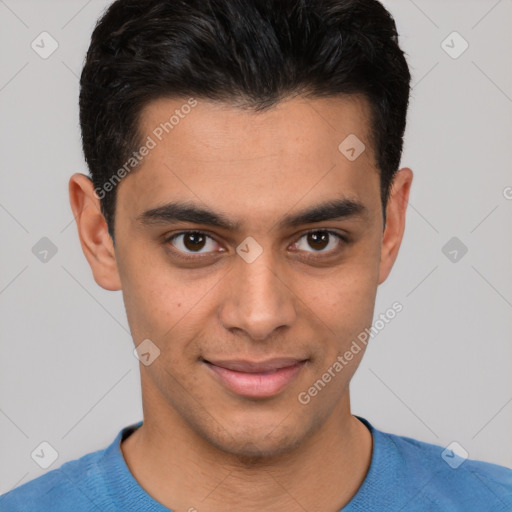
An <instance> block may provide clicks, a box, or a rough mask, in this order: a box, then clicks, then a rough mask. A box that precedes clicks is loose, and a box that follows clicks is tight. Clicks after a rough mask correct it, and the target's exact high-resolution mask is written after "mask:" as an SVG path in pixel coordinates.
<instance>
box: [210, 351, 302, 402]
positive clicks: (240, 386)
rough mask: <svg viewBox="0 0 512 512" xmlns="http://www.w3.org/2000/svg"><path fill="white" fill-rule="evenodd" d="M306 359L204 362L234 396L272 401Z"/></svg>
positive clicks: (295, 374)
mask: <svg viewBox="0 0 512 512" xmlns="http://www.w3.org/2000/svg"><path fill="white" fill-rule="evenodd" d="M306 361H307V360H305V359H300V358H291V357H282V358H274V359H267V360H265V361H258V362H256V361H246V360H241V359H230V360H217V359H212V360H203V362H204V363H205V365H206V367H207V368H208V369H209V370H210V371H211V372H212V373H213V374H214V376H215V377H216V379H217V380H218V381H220V383H221V384H222V385H223V386H224V387H225V388H227V389H228V390H229V391H231V392H232V393H235V394H237V395H240V396H246V397H251V398H269V397H272V396H275V395H277V394H278V393H280V392H281V391H282V390H283V389H284V388H285V387H286V386H287V385H288V384H290V382H291V381H292V380H293V379H294V378H295V377H296V376H297V375H298V373H299V372H300V371H301V370H302V368H303V367H304V365H305V364H306Z"/></svg>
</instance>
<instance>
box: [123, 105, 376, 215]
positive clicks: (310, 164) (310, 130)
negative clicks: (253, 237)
mask: <svg viewBox="0 0 512 512" xmlns="http://www.w3.org/2000/svg"><path fill="white" fill-rule="evenodd" d="M194 101H195V106H190V105H193V103H191V102H190V100H189V98H180V99H177V98H173V99H158V100H156V101H153V102H151V103H150V104H148V105H147V106H146V107H145V109H144V110H143V111H142V113H141V116H140V122H139V131H140V133H141V136H142V143H143V144H145V145H146V146H148V147H149V146H151V149H150V150H149V151H147V152H146V156H145V157H144V158H143V159H142V161H141V164H140V165H139V166H138V167H137V169H136V171H134V172H132V173H130V174H129V175H128V176H127V177H126V178H125V179H123V180H122V181H121V183H120V185H119V187H118V206H119V207H121V208H124V209H126V213H128V214H129V215H130V216H131V217H132V218H135V217H136V216H138V215H140V213H142V212H143V211H145V210H147V209H148V208H155V207H158V206H160V205H163V204H166V203H169V202H171V201H173V200H175V201H177V200H180V201H182V202H183V201H187V202H189V203H190V202H192V203H195V204H202V205H208V206H209V208H210V209H212V210H219V208H220V209H222V212H223V213H225V214H226V216H230V214H231V217H232V218H233V220H235V221H236V222H238V223H240V222H241V223H243V222H244V217H245V218H246V219H248V218H249V217H252V218H253V219H254V218H255V217H256V218H257V219H258V220H259V221H261V222H265V221H270V220H272V218H274V221H275V216H276V215H277V216H279V215H282V214H283V213H284V212H285V211H287V210H288V211H289V210H291V209H293V208H294V206H295V205H297V207H298V208H300V207H304V206H307V205H308V204H315V203H318V202H319V201H325V200H332V199H336V198H337V197H350V198H352V199H354V200H359V201H360V202H366V203H368V202H371V200H372V198H373V200H375V199H376V198H377V199H378V197H379V194H378V190H379V176H378V170H377V167H376V164H375V159H374V154H373V148H372V144H371V137H370V121H369V120H370V112H369V105H368V103H367V101H366V100H365V99H364V98H362V97H360V96H349V97H340V98H324V99H305V98H302V97H298V98H295V99H291V100H288V101H284V102H281V103H279V104H278V105H276V106H275V107H273V108H271V109H269V110H266V111H262V112H254V111H252V110H243V109H240V108H237V107H235V106H233V105H228V104H224V103H217V102H209V101H205V100H201V99H199V98H198V99H196V100H194ZM344 141H348V145H349V146H354V147H355V150H356V151H357V152H358V153H359V151H361V148H363V147H364V150H363V151H362V152H361V154H360V155H359V156H357V158H355V159H353V158H349V157H351V156H353V152H352V153H350V152H349V153H346V149H347V143H345V142H344ZM348 149H349V150H350V149H351V148H350V147H349V148H348ZM344 151H345V152H344ZM376 206H380V205H376ZM369 209H371V205H370V208H369ZM235 217H236V218H235Z"/></svg>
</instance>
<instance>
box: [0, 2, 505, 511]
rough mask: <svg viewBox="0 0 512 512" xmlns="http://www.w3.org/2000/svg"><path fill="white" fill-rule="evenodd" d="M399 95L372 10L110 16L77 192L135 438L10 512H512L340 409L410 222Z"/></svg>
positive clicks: (390, 47) (99, 36)
mask: <svg viewBox="0 0 512 512" xmlns="http://www.w3.org/2000/svg"><path fill="white" fill-rule="evenodd" d="M409 82H410V75H409V70H408V67H407V63H406V61H405V58H404V55H403V53H402V51H401V50H400V48H399V46H398V40H397V34H396V28H395V24H394V21H393V19H392V17H391V16H390V15H389V13H388V12H387V11H386V10H385V9H384V8H383V6H382V5H381V4H380V3H378V2H377V1H376V0H337V1H334V0H329V1H328V0H307V1H306V0H303V1H298V0H295V1H286V2H285V1H283V2H278V1H270V0H243V1H242V0H222V1H221V0H211V1H209V2H206V1H204V0H187V1H181V2H180V1H177V0H176V1H171V0H118V1H117V2H115V3H113V4H112V5H111V6H110V8H109V9H108V11H107V12H106V13H105V14H104V16H103V17H102V19H101V20H100V21H99V23H98V25H97V26H96V28H95V30H94V33H93V35H92V41H91V46H90V48H89V51H88V54H87V60H86V63H85V66H84V69H83V72H82V76H81V92H80V121H81V128H82V135H83V148H84V154H85V158H86V161H87V163H88V166H89V169H90V172H91V176H92V179H89V178H88V177H87V176H84V175H81V174H75V175H74V176H73V177H72V178H71V180H70V184H69V191H70V201H71V207H72V210H73V213H74V215H75V218H76V221H77V227H78V233H79V237H80V242H81V245H82V249H83V251H84V254H85V256H86V258H87V260H88V262H89V264H90V266H91V270H92V272H93V275H94V279H95V280H96V282H97V283H98V284H99V285H100V286H101V287H103V288H105V289H107V290H122V293H123V298H124V302H125V307H126V313H127V318H128V322H129V325H130V329H131V332H132V336H133V340H134V344H135V346H136V347H137V353H138V354H139V358H140V361H141V365H140V369H141V383H142V396H143V408H144V420H143V421H141V422H139V423H137V424H135V425H131V426H129V427H126V428H125V429H123V430H122V431H121V432H119V434H118V435H117V437H116V438H115V440H114V441H113V443H112V444H111V445H110V446H109V447H108V448H106V449H104V450H100V451H97V452H94V453H91V454H88V455H85V456H84V457H82V458H80V459H78V460H76V461H71V462H68V463H66V464H64V465H63V466H62V467H61V468H59V469H57V470H54V471H50V472H48V473H47V474H45V475H43V476H42V477H39V478H37V479H35V480H33V481H31V482H28V483H27V484H24V485H22V486H20V487H19V488H17V489H15V490H13V491H11V492H10V493H7V494H6V495H4V497H3V498H2V501H0V505H1V506H2V510H5V511H6V512H7V511H9V512H10V511H18V510H19V511H36V510H37V511H50V510H51V511H71V510H73V511H89V510H91V511H93V510H105V511H114V510H115V511H132V510H133V511H135V510H150V511H165V510H169V509H170V510H173V511H176V512H178V511H180V512H181V511H194V510H197V511H199V512H203V511H205V512H217V511H225V510H234V511H237V512H238V511H240V512H244V511H274V510H286V511H291V512H294V511H304V510H307V511H313V510H319V511H338V510H343V511H344V512H351V511H359V510H365V511H398V510H403V511H441V510H442V511H447V510H450V511H459V510H460V511H465V512H467V511H477V510H478V511H483V510H489V511H491V510H492V511H497V510H503V511H505V510H510V509H511V507H512V496H511V494H512V470H510V469H507V468H505V467H501V466H497V465H494V464H489V463H485V462H481V461H474V460H459V459H460V457H459V456H458V455H456V454H454V453H453V452H452V453H450V454H449V455H448V457H450V458H452V459H454V460H455V461H456V462H457V463H456V464H451V465H449V464H447V463H446V462H445V460H443V458H442V456H441V454H442V452H443V450H444V448H443V447H441V446H435V445H431V444H427V443H423V442H420V441H416V440H413V439H410V438H406V437H401V436H396V435H391V434H386V433H384V432H381V431H379V430H377V429H376V428H375V427H373V426H372V425H371V423H370V422H368V420H366V419H364V418H360V417H356V416H353V415H352V414H351V410H350V399H349V384H350V380H351V378H352V376H353V375H354V372H355V371H356V369H357V367H358V364H359V362H360V361H361V358H362V356H363V354H364V351H365V348H366V344H367V337H368V336H366V338H365V336H364V334H363V333H365V332H366V330H367V329H368V327H369V326H370V325H371V322H372V317H373V313H374V304H375V296H376V291H377V287H378V286H379V285H380V284H381V283H382V282H384V281H385V279H386V278H387V277H388V275H389V273H390V271H391V268H392V266H393V264H394V262H395V259H396V257H397V254H398V250H399V247H400V244H401V240H402V236H403V232H404V227H405V212H406V207H407V202H408V197H409V190H410V186H411V183H412V171H411V170H410V169H408V168H402V169H399V163H400V155H401V151H402V137H403V134H404V130H405V121H406V112H407V105H408V98H409ZM393 310H394V311H395V314H396V312H398V311H400V304H399V303H396V304H395V305H393Z"/></svg>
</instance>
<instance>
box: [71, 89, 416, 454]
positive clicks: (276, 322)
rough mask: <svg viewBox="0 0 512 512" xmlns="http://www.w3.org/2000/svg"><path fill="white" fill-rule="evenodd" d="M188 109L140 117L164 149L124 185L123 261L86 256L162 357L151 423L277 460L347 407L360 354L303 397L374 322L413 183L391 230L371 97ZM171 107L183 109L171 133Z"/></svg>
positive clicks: (149, 409)
mask: <svg viewBox="0 0 512 512" xmlns="http://www.w3.org/2000/svg"><path fill="white" fill-rule="evenodd" d="M186 103H187V99H184V100H177V99H172V100H170V99H160V100H158V101H155V102H153V103H150V104H149V105H148V106H147V107H146V109H145V110H144V111H143V113H142V115H141V119H140V127H141V132H142V133H143V134H144V137H143V140H144V141H145V142H147V141H148V139H147V137H148V136H149V137H150V138H151V139H152V141H153V142H154V143H155V145H154V147H152V148H151V149H150V151H149V153H148V154H147V155H146V156H145V157H144V158H143V160H142V162H141V164H140V166H139V167H138V168H137V170H136V171H132V173H131V174H129V175H128V176H126V177H125V178H124V179H123V180H122V181H121V183H120V184H119V185H118V186H117V206H116V221H115V235H116V247H115V257H113V258H112V260H111V261H110V263H108V264H107V263H106V261H107V259H108V249H105V250H104V252H103V256H102V257H101V258H93V257H89V256H88V259H89V262H90V263H91V266H92V268H93V272H94V274H95V278H96V280H97V282H98V283H99V284H100V285H102V286H104V287H105V288H108V289H117V288H121V289H122V293H123V298H124V302H125V307H126V313H127V317H128V321H129V325H130V329H131V332H132V335H133V339H134V343H135V345H139V344H140V343H141V342H143V340H147V339H149V340H151V344H152V345H151V346H152V347H153V349H152V351H153V352H152V354H153V355H151V356H150V357H151V358H153V357H154V354H156V352H155V346H156V347H157V348H158V350H159V351H160V354H159V355H158V357H156V358H155V359H154V360H153V361H152V362H151V364H149V365H148V366H145V365H142V364H141V380H142V386H143V402H144V412H145V418H149V417H151V418H152V419H154V421H155V422H159V423H160V424H172V423H173V422H174V423H175V422H181V423H182V424H183V425H186V426H187V427H188V428H189V429H190V431H192V432H194V434H195V435H197V436H199V437H200V438H201V439H202V440H205V441H206V442H208V443H210V444H211V445H214V446H216V447H217V448H220V449H221V450H223V451H225V452H229V453H232V454H237V455H245V456H256V455H267V456H268V455H272V454H274V455H275V454H279V453H283V452H286V451H289V450H291V449H292V448H294V447H296V446H298V445H299V444H300V443H301V442H302V441H304V440H305V439H307V438H308V437H309V436H311V435H312V433H314V432H315V431H317V430H318V429H319V428H320V427H321V425H322V424H324V422H325V421H326V420H327V418H328V417H329V416H330V415H331V414H332V413H333V412H334V411H336V410H338V411H339V412H340V413H341V412H342V411H344V412H347V413H348V403H349V399H348V385H349V381H350V379H351V377H352V375H353V374H354V372H355V370H356V368H357V366H358V364H359V362H360V359H361V357H362V355H363V352H364V350H361V351H360V352H358V353H357V354H356V355H354V356H353V359H352V360H351V361H349V362H347V364H346V365H345V366H344V367H343V369H342V371H339V372H336V373H335V377H333V378H332V379H331V381H330V382H329V383H328V384H326V385H325V386H324V387H323V388H322V389H321V391H319V392H318V393H317V394H316V395H315V396H314V397H311V396H310V400H309V401H307V403H305V402H306V400H304V398H303V399H302V400H301V399H300V397H301V396H302V397H304V392H307V391H308V389H310V388H311V386H313V385H314V383H315V382H316V381H318V379H320V378H321V377H322V375H323V374H324V373H325V372H326V371H327V370H328V369H329V368H332V366H333V364H334V363H335V362H336V361H337V360H338V359H337V358H338V356H343V354H345V352H346V351H347V350H348V349H349V347H350V345H351V343H352V342H353V340H355V339H356V338H357V335H358V334H359V333H361V332H362V331H364V329H365V328H366V327H369V326H370V325H371V323H372V315H373V309H374V302H375V296H376V290H377V287H378V285H379V284H380V283H381V282H382V281H383V280H384V279H385V278H386V277H387V275H388V273H389V271H390V269H391V267H392V264H393V262H394V260H395V257H396V253H397V251H398V246H399V243H400V239H401V236H402V233H403V222H402V221H403V215H404V213H403V212H404V210H405V207H404V204H405V203H406V200H407V197H406V196H407V192H408V186H407V184H406V185H405V187H404V186H402V188H401V189H399V190H398V192H397V193H396V194H395V195H394V196H392V198H391V200H390V203H389V206H388V212H389V213H388V216H389V218H388V221H387V222H388V224H389V225H388V226H387V228H386V231H384V229H383V216H382V204H381V201H380V189H379V172H378V169H377V167H376V163H375V155H374V153H373V150H372V147H371V140H370V138H369V109H368V105H367V103H366V102H365V100H364V99H362V98H359V97H350V98H344V99H340V98H329V99H315V100H308V101H306V100H305V99H303V98H295V99H293V100H289V101H286V102H282V103H280V104H279V105H278V106H277V107H275V108H273V109H272V110H268V111H266V112H263V113H254V112H250V111H243V110H240V109H237V108H236V107H233V106H228V105H225V104H219V103H210V102H207V101H202V100H197V105H196V106H194V107H193V108H191V109H188V108H187V109H183V108H182V107H183V105H185V104H186ZM176 109H178V110H179V111H180V112H185V111H186V112H188V113H187V114H186V115H185V114H182V115H181V116H180V118H179V122H178V123H176V124H175V125H174V126H173V128H172V131H169V133H168V134H167V133H166V132H165V131H162V129H161V123H164V122H165V121H168V120H169V117H170V115H171V114H172V113H173V112H174V111H175V110H176ZM158 127H160V130H158ZM155 130H156V131H155ZM350 134H354V135H356V136H357V138H358V139H359V140H360V141H361V142H362V143H364V144H365V146H366V149H365V150H364V151H363V152H362V153H361V154H360V155H359V156H358V157H357V158H356V159H354V158H353V155H352V153H353V152H351V151H350V149H348V153H347V151H346V148H345V146H343V147H342V150H343V148H345V152H343V151H340V149H339V145H340V143H342V141H344V139H345V138H346V137H347V136H349V135H350ZM160 139H161V140H160ZM349 140H350V139H349ZM352 140H355V139H352ZM149 145H150V146H153V144H152V143H150V144H149ZM352 145H353V144H352ZM358 148H359V146H357V147H356V151H357V149H358ZM356 154H357V153H356ZM347 155H349V156H350V157H352V158H347ZM402 171H403V170H402ZM407 171H408V170H407ZM401 176H402V177H404V175H403V173H402V175H401ZM402 181H405V182H407V181H409V184H410V175H409V174H406V175H405V180H402ZM398 182H400V179H399V180H398ZM404 190H405V191H404ZM91 201H94V198H92V199H91ZM90 211H91V212H94V209H91V210H90ZM92 214H93V213H91V215H92ZM81 240H82V245H84V243H85V242H84V239H83V237H81ZM103 240H106V239H105V238H104V239H103ZM86 255H87V253H86ZM145 343H148V342H145ZM153 344H154V345H153Z"/></svg>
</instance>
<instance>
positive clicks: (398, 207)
mask: <svg viewBox="0 0 512 512" xmlns="http://www.w3.org/2000/svg"><path fill="white" fill-rule="evenodd" d="M412 179H413V173H412V170H411V169H409V168H408V167H404V168H403V169H400V170H399V171H398V172H397V173H396V174H395V176H394V179H393V184H392V187H391V192H390V195H389V199H388V204H387V207H386V227H385V229H384V235H383V238H382V246H381V255H380V270H379V282H378V284H381V283H383V282H384V281H385V280H386V279H387V277H388V275H389V273H390V272H391V269H392V268H393V264H394V263H395V260H396V258H397V256H398V250H399V249H400V245H401V243H402V238H403V234H404V231H405V216H406V211H407V205H408V203H409V192H410V189H411V184H412Z"/></svg>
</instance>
